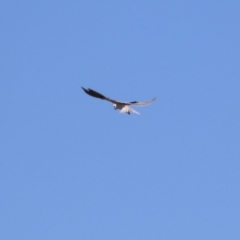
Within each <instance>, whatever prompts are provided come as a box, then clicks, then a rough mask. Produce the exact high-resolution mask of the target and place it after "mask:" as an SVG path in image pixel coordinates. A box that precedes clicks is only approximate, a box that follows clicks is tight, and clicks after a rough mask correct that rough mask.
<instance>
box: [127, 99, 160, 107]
mask: <svg viewBox="0 0 240 240" xmlns="http://www.w3.org/2000/svg"><path fill="white" fill-rule="evenodd" d="M155 100H156V98H153V99H152V100H150V101H146V102H137V101H134V102H130V104H131V105H134V106H137V107H144V106H147V105H149V104H151V103H153V102H154V101H155Z"/></svg>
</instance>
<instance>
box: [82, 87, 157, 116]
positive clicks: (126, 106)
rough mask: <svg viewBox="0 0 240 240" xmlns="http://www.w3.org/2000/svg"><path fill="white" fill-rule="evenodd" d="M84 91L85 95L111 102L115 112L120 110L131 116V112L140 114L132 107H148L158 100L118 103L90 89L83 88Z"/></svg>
mask: <svg viewBox="0 0 240 240" xmlns="http://www.w3.org/2000/svg"><path fill="white" fill-rule="evenodd" d="M82 89H83V91H84V92H85V93H87V94H88V95H90V96H92V97H95V98H100V99H102V100H106V101H109V102H112V103H113V107H114V109H115V110H117V109H118V110H120V112H121V113H127V114H130V113H131V112H132V113H136V114H140V113H139V112H137V111H135V110H134V109H132V108H131V107H130V105H135V106H139V107H140V106H147V105H149V104H151V103H152V102H154V101H155V100H156V98H153V99H152V100H150V101H147V102H137V101H133V102H121V101H117V100H114V99H111V98H109V97H105V96H104V95H102V94H101V93H99V92H96V91H94V90H92V89H90V88H88V89H85V88H83V87H82Z"/></svg>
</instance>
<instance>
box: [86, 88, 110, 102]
mask: <svg viewBox="0 0 240 240" xmlns="http://www.w3.org/2000/svg"><path fill="white" fill-rule="evenodd" d="M82 89H83V91H84V92H85V93H86V94H88V95H90V96H92V97H95V98H100V99H103V100H106V97H105V96H104V95H102V94H101V93H98V92H96V91H94V90H92V89H90V88H89V89H85V88H83V87H82Z"/></svg>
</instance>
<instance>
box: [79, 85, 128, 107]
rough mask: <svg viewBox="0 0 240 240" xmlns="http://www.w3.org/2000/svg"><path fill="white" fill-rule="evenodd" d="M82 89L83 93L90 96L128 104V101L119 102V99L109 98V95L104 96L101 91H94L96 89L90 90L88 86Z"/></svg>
mask: <svg viewBox="0 0 240 240" xmlns="http://www.w3.org/2000/svg"><path fill="white" fill-rule="evenodd" d="M82 89H83V91H84V92H85V93H87V94H88V95H90V96H92V97H95V98H100V99H102V100H107V101H109V102H112V103H116V104H119V103H120V104H125V105H130V103H127V102H120V101H117V100H114V99H111V98H109V97H106V96H104V95H102V94H101V93H99V92H96V91H94V90H92V89H90V88H88V89H85V88H83V87H82Z"/></svg>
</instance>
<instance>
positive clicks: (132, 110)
mask: <svg viewBox="0 0 240 240" xmlns="http://www.w3.org/2000/svg"><path fill="white" fill-rule="evenodd" d="M129 110H130V112H132V113H136V114H140V113H139V112H137V111H136V110H134V109H133V108H130V107H129Z"/></svg>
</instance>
